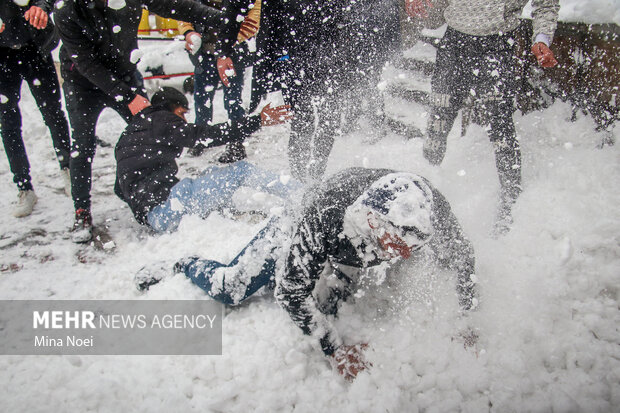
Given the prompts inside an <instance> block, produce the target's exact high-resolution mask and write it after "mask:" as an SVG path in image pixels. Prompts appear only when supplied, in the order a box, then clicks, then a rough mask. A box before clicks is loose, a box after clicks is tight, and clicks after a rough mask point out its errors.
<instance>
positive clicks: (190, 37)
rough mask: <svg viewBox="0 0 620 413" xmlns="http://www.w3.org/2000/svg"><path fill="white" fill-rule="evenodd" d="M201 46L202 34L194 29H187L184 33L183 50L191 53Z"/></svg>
mask: <svg viewBox="0 0 620 413" xmlns="http://www.w3.org/2000/svg"><path fill="white" fill-rule="evenodd" d="M201 46H202V36H201V35H200V33H198V32H195V31H192V30H190V31H188V32H187V33H185V50H187V51H189V52H190V53H191V54H196V53H198V51H199V50H200V47H201Z"/></svg>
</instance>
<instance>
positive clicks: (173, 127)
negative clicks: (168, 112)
mask: <svg viewBox="0 0 620 413" xmlns="http://www.w3.org/2000/svg"><path fill="white" fill-rule="evenodd" d="M179 121H180V123H176V122H174V124H169V125H168V127H169V128H170V132H169V134H168V136H171V137H173V139H174V140H175V142H176V144H177V145H179V146H183V147H185V148H191V147H193V146H194V145H195V144H196V142H198V141H200V142H201V143H203V144H205V145H206V146H207V147H208V148H211V147H214V146H221V145H225V144H227V143H231V142H235V141H242V140H244V139H245V138H247V137H248V136H250V135H251V134H253V133H254V132H256V131H257V130H258V129H260V116H258V115H254V116H246V117H244V118H242V119H240V120H238V121H233V122H222V123H218V124H215V125H196V124H194V123H185V122H183V121H182V120H181V119H180V118H179Z"/></svg>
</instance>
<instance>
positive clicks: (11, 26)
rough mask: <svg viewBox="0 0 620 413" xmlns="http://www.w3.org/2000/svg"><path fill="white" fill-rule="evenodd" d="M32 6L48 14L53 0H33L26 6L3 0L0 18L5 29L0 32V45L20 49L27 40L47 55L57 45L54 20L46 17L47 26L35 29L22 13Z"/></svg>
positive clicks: (52, 5)
mask: <svg viewBox="0 0 620 413" xmlns="http://www.w3.org/2000/svg"><path fill="white" fill-rule="evenodd" d="M32 6H37V7H39V8H41V9H42V10H43V11H44V12H46V13H47V14H48V15H49V13H50V12H51V11H52V9H53V7H54V1H53V0H35V1H31V2H30V4H29V5H28V6H25V7H21V6H18V5H17V4H15V2H13V1H8V0H7V1H3V2H2V7H0V18H1V19H2V21H3V22H4V25H5V29H4V31H3V32H2V33H0V47H10V48H12V49H20V48H22V47H23V46H25V45H26V43H28V42H34V43H35V45H36V46H37V49H38V50H40V52H41V54H42V55H44V56H47V54H48V53H49V52H51V51H52V50H53V49H54V48H55V47H56V46H57V45H58V36H57V35H56V33H55V31H54V22H52V19H51V18H50V19H48V21H47V26H46V27H45V28H43V29H41V30H38V29H35V28H34V27H32V25H31V24H30V23H28V22H27V21H26V19H24V13H26V11H28V9H30V7H32Z"/></svg>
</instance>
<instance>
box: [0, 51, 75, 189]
mask: <svg viewBox="0 0 620 413" xmlns="http://www.w3.org/2000/svg"><path fill="white" fill-rule="evenodd" d="M0 71H1V74H0V95H2V96H1V97H0V127H1V133H2V143H3V144H4V150H5V152H6V155H7V158H8V160H9V167H10V168H11V172H12V173H13V181H14V182H15V183H16V184H17V186H18V188H19V189H22V190H27V189H32V182H31V177H30V163H29V162H28V156H27V154H26V147H25V146H24V140H23V138H22V116H21V112H20V110H19V105H18V103H19V100H20V98H21V85H22V81H23V80H25V81H26V82H28V86H29V88H30V92H31V93H32V96H34V99H35V101H36V102H37V106H38V107H39V110H40V112H41V115H42V116H43V121H44V122H45V125H47V127H48V128H49V131H50V134H51V136H52V143H53V145H54V150H55V151H56V156H57V158H58V162H59V163H60V167H61V168H66V167H68V166H69V158H70V157H69V145H70V142H69V125H68V124H67V118H66V117H65V113H64V112H63V110H62V103H61V100H60V85H59V83H58V77H57V75H56V69H55V67H54V62H53V60H52V55H51V54H49V55H47V56H42V55H41V54H40V53H39V51H38V49H37V47H36V46H35V45H34V44H33V43H28V44H27V45H26V46H24V47H22V48H20V49H11V48H6V47H0Z"/></svg>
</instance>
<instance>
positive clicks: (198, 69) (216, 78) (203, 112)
mask: <svg viewBox="0 0 620 413" xmlns="http://www.w3.org/2000/svg"><path fill="white" fill-rule="evenodd" d="M233 61H234V62H235V72H236V73H237V75H236V76H235V77H232V78H230V87H224V108H225V109H226V113H228V118H229V119H231V120H236V119H239V118H241V117H243V116H244V115H245V110H244V109H243V106H241V102H242V100H241V93H242V91H243V72H244V69H245V67H244V65H243V64H241V63H240V62H239V59H234V60H233ZM219 83H220V75H219V73H218V72H217V65H216V57H215V56H214V55H212V54H205V53H203V54H201V55H199V56H198V57H197V59H196V60H195V68H194V106H195V109H196V121H195V123H196V124H197V125H206V124H207V123H209V122H211V121H212V120H213V96H215V91H216V89H217V85H218V84H219Z"/></svg>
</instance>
